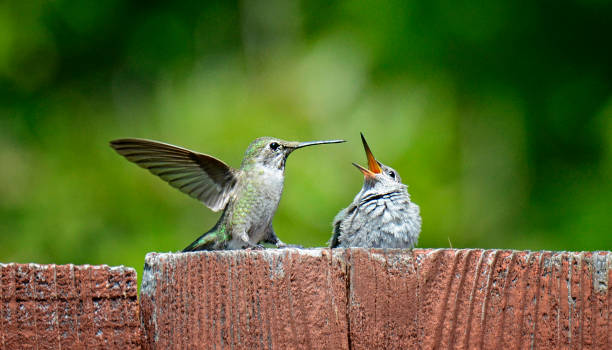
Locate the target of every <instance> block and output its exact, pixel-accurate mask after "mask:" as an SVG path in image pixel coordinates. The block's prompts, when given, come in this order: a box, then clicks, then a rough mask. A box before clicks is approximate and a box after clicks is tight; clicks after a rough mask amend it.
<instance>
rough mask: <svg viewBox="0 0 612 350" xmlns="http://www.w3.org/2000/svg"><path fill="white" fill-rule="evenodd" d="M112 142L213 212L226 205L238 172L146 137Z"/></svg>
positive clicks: (202, 156) (122, 151)
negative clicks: (145, 138)
mask: <svg viewBox="0 0 612 350" xmlns="http://www.w3.org/2000/svg"><path fill="white" fill-rule="evenodd" d="M110 145H111V147H112V148H114V149H115V151H117V153H119V154H121V155H122V156H124V157H125V158H127V159H128V160H129V161H131V162H134V163H136V164H138V165H139V166H141V167H143V168H145V169H148V170H149V171H150V172H151V173H153V174H155V175H157V176H159V177H161V178H162V179H163V180H164V181H166V182H168V183H169V184H170V185H172V186H173V187H175V188H177V189H179V190H181V191H182V192H183V193H186V194H188V195H190V196H191V197H193V198H196V199H198V200H200V201H201V202H203V203H204V204H205V205H206V206H207V207H209V208H210V209H212V210H214V211H218V210H220V209H223V208H224V207H225V205H226V204H227V201H228V200H229V198H230V196H231V194H232V191H233V190H234V186H235V185H236V176H235V172H236V171H235V170H234V169H232V168H231V167H230V166H228V165H227V164H225V163H224V162H222V161H220V160H219V159H217V158H214V157H211V156H209V155H206V154H202V153H198V152H194V151H190V150H188V149H185V148H181V147H177V146H173V145H169V144H167V143H163V142H157V141H151V140H144V139H119V140H114V141H111V143H110Z"/></svg>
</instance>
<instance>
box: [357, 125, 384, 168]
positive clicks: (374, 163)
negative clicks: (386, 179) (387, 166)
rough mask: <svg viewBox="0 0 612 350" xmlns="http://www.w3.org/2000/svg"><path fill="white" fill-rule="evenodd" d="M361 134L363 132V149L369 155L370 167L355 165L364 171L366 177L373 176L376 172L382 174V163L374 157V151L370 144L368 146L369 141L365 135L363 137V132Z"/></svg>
mask: <svg viewBox="0 0 612 350" xmlns="http://www.w3.org/2000/svg"><path fill="white" fill-rule="evenodd" d="M360 134H361V142H362V143H363V149H364V150H365V153H366V157H368V169H366V168H364V167H362V166H361V165H358V164H355V163H353V165H354V166H356V167H357V169H359V170H360V171H361V172H362V173H363V175H365V176H366V177H371V178H373V177H374V176H375V175H376V174H380V173H381V172H382V169H381V168H380V165H378V162H377V161H376V159H375V158H374V155H373V154H372V151H371V150H370V146H368V143H367V142H366V140H365V137H363V134H362V133H360Z"/></svg>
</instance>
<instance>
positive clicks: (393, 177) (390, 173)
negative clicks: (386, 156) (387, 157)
mask: <svg viewBox="0 0 612 350" xmlns="http://www.w3.org/2000/svg"><path fill="white" fill-rule="evenodd" d="M389 176H391V178H392V179H395V172H393V171H389Z"/></svg>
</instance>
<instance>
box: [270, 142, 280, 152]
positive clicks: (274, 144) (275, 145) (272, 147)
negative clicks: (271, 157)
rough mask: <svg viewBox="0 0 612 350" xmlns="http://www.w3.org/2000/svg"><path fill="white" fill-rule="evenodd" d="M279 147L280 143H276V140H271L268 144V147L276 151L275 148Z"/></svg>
mask: <svg viewBox="0 0 612 350" xmlns="http://www.w3.org/2000/svg"><path fill="white" fill-rule="evenodd" d="M279 147H280V145H279V144H278V143H276V142H272V143H271V144H270V148H271V149H272V150H273V151H276V150H277V149H278V148H279Z"/></svg>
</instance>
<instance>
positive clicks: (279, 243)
mask: <svg viewBox="0 0 612 350" xmlns="http://www.w3.org/2000/svg"><path fill="white" fill-rule="evenodd" d="M276 248H278V249H283V248H297V249H304V247H303V246H301V245H299V244H287V243H285V242H281V241H278V242H276Z"/></svg>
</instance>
